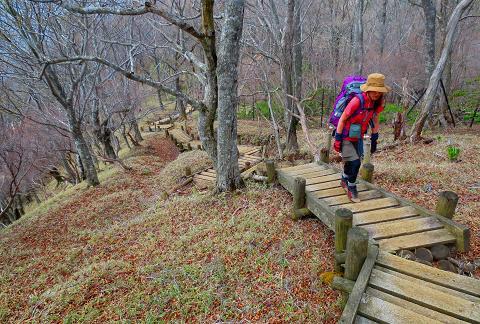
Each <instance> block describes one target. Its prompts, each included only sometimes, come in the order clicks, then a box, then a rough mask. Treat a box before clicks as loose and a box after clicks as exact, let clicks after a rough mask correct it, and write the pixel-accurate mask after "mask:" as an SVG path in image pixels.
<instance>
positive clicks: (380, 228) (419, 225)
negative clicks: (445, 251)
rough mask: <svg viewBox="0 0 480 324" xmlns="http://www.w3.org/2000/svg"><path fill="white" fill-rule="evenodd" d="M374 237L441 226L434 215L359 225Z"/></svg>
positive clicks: (418, 231) (410, 232)
mask: <svg viewBox="0 0 480 324" xmlns="http://www.w3.org/2000/svg"><path fill="white" fill-rule="evenodd" d="M360 227H362V228H364V229H366V230H367V232H368V234H369V235H370V236H371V237H372V238H374V239H384V238H389V237H395V236H400V235H407V234H414V233H420V232H425V231H431V230H435V229H440V228H443V224H442V223H440V222H439V221H438V220H437V219H436V218H434V217H422V218H417V219H405V220H398V221H393V222H386V223H377V224H371V225H361V226H360Z"/></svg>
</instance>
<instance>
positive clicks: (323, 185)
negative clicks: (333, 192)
mask: <svg viewBox="0 0 480 324" xmlns="http://www.w3.org/2000/svg"><path fill="white" fill-rule="evenodd" d="M332 188H341V186H340V181H338V180H335V181H329V182H324V183H317V184H313V185H309V186H306V187H305V190H306V191H311V192H313V191H318V190H324V189H332Z"/></svg>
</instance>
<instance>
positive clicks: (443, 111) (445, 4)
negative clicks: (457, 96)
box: [439, 1, 454, 126]
mask: <svg viewBox="0 0 480 324" xmlns="http://www.w3.org/2000/svg"><path fill="white" fill-rule="evenodd" d="M450 2H451V1H440V13H439V15H440V19H439V20H440V23H439V27H440V39H443V40H444V39H445V38H446V33H447V21H448V16H449V13H450V10H449V8H450V5H451V4H450ZM442 45H443V44H442ZM451 51H453V48H452V49H451ZM442 80H443V85H444V87H445V92H446V94H447V96H448V94H449V93H450V84H451V80H452V53H449V54H448V57H447V62H446V63H445V71H444V72H443V77H442ZM439 108H440V109H439V116H440V120H441V121H444V123H445V125H444V126H448V125H453V123H454V121H453V120H452V117H451V116H450V112H449V110H448V105H447V100H446V98H445V96H444V95H443V93H442V95H440V101H439Z"/></svg>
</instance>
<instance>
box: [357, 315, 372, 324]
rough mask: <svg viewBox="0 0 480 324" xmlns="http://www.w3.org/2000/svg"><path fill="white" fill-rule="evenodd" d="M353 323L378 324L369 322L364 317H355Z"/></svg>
mask: <svg viewBox="0 0 480 324" xmlns="http://www.w3.org/2000/svg"><path fill="white" fill-rule="evenodd" d="M353 323H354V324H375V323H378V322H375V321H372V320H369V319H368V318H366V317H363V316H360V315H357V316H355V321H354V322H353Z"/></svg>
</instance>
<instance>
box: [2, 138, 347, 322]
mask: <svg viewBox="0 0 480 324" xmlns="http://www.w3.org/2000/svg"><path fill="white" fill-rule="evenodd" d="M146 142H147V144H145V145H143V147H141V148H136V149H134V150H133V152H131V153H129V154H126V155H124V157H125V162H126V163H127V164H128V165H130V166H132V167H133V171H132V172H127V173H125V172H124V171H122V170H119V169H117V168H116V167H111V168H107V170H106V171H104V172H103V173H101V174H100V177H101V178H102V184H101V185H100V186H98V187H96V188H88V189H87V188H86V187H85V186H84V185H78V186H75V187H72V188H69V189H67V190H66V191H64V192H61V193H60V194H59V195H57V196H54V197H52V198H50V199H49V200H47V201H45V202H43V203H42V205H40V206H37V208H35V209H32V210H31V211H30V213H29V215H28V216H27V217H25V220H24V221H22V222H19V223H18V224H17V225H15V226H13V227H12V228H11V229H9V230H7V231H3V232H2V237H1V238H0V255H1V258H0V291H1V293H0V321H1V322H25V321H31V322H60V321H64V322H66V323H71V322H80V321H88V322H102V323H103V322H113V321H123V322H148V323H153V322H166V321H177V322H187V321H188V322H216V321H242V320H248V321H255V322H324V323H328V322H331V323H333V322H334V321H335V320H336V319H337V318H338V316H339V313H340V311H341V298H340V296H339V294H338V293H337V292H334V291H333V290H332V289H331V288H329V287H328V286H325V285H323V284H322V283H321V281H320V279H319V273H321V272H324V271H328V270H331V269H332V268H333V259H332V253H333V244H332V240H333V236H332V233H331V232H330V231H328V230H327V229H326V227H325V226H324V225H322V224H321V223H320V222H319V221H318V220H314V219H311V220H305V221H302V222H297V223H294V222H292V221H291V220H290V219H289V218H288V214H289V213H290V205H291V198H290V196H289V194H287V193H286V192H285V191H284V190H283V189H281V188H278V187H274V188H267V187H265V186H263V185H256V184H249V185H248V186H247V188H245V189H244V190H242V191H241V192H237V193H235V194H231V195H220V196H212V195H210V194H201V193H198V192H195V191H194V190H193V192H192V194H190V195H188V196H180V195H174V196H171V197H170V198H169V199H167V200H160V199H158V196H159V193H160V192H161V191H162V190H168V189H170V188H171V187H172V186H175V185H176V184H177V183H178V182H180V181H181V179H182V176H183V168H184V166H185V165H191V166H192V168H193V169H194V170H199V169H202V168H204V167H205V166H207V164H208V161H207V160H206V158H205V154H204V153H202V152H188V153H184V154H181V155H180V156H178V159H177V160H175V161H174V162H171V161H173V160H174V159H175V158H176V157H177V155H178V152H177V151H176V148H175V147H174V146H173V145H172V144H171V143H169V142H168V141H166V140H164V139H162V138H160V137H159V136H157V135H152V136H151V137H150V138H149V139H148V140H147V141H146Z"/></svg>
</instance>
